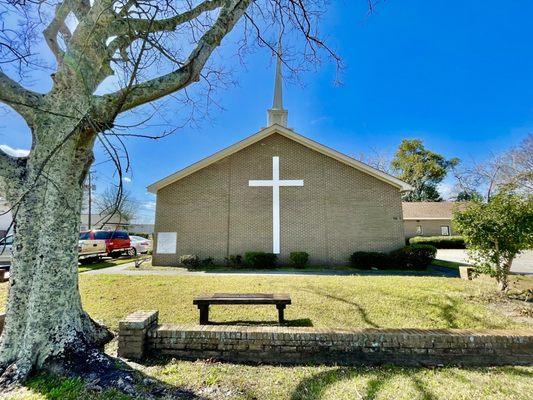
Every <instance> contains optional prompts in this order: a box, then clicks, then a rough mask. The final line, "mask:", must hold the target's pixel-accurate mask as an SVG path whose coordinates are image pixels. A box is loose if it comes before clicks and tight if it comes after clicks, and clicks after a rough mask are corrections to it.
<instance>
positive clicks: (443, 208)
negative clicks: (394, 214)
mask: <svg viewBox="0 0 533 400" xmlns="http://www.w3.org/2000/svg"><path fill="white" fill-rule="evenodd" d="M466 204H467V203H464V202H459V203H458V202H453V201H413V202H403V203H402V209H403V219H408V220H409V219H452V214H453V211H454V210H455V209H459V210H461V209H463V208H464V207H465V206H466Z"/></svg>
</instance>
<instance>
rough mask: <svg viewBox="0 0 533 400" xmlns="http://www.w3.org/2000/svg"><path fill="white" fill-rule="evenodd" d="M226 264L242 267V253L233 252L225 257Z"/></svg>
mask: <svg viewBox="0 0 533 400" xmlns="http://www.w3.org/2000/svg"><path fill="white" fill-rule="evenodd" d="M224 261H226V265H227V266H228V267H241V266H242V256H241V255H240V254H233V255H230V256H227V257H224Z"/></svg>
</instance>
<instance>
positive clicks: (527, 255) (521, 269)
mask: <svg viewBox="0 0 533 400" xmlns="http://www.w3.org/2000/svg"><path fill="white" fill-rule="evenodd" d="M437 258H438V259H439V260H446V261H455V262H461V263H468V254H466V251H465V250H456V249H440V250H438V251H437ZM511 271H512V272H515V273H517V274H525V275H533V250H527V251H525V252H523V253H522V254H520V255H519V256H518V257H517V258H516V259H515V260H514V262H513V266H512V268H511Z"/></svg>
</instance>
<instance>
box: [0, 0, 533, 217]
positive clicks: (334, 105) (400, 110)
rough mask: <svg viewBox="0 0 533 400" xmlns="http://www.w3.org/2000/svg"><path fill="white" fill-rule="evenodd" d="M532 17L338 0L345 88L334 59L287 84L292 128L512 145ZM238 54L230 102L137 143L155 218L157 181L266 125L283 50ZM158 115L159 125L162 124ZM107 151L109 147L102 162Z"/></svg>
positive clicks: (323, 137) (347, 146)
mask: <svg viewBox="0 0 533 400" xmlns="http://www.w3.org/2000/svg"><path fill="white" fill-rule="evenodd" d="M532 18H533V2H531V1H528V0H511V1H506V2H503V1H496V0H485V1H481V0H479V1H475V0H469V1H454V0H448V1H444V0H441V1H439V0H434V1H424V0H402V1H399V0H388V1H384V2H380V3H378V5H377V7H376V10H375V13H374V14H372V15H370V16H369V15H367V13H366V9H365V1H364V0H354V1H333V2H332V4H331V6H330V8H329V9H328V13H327V15H326V16H325V18H324V20H323V25H322V32H323V34H324V35H325V36H326V37H327V38H328V39H329V43H330V45H331V46H332V47H333V48H335V49H336V50H337V51H338V53H339V54H340V55H341V56H342V57H343V60H344V64H345V69H344V70H343V72H342V74H341V80H342V85H337V84H335V69H334V66H333V65H332V64H328V63H324V64H323V65H321V66H319V67H318V68H317V70H316V72H315V71H310V72H306V73H305V74H303V75H301V76H300V80H301V82H300V83H290V82H286V84H285V88H284V89H285V94H284V102H285V106H286V108H288V110H289V126H290V127H292V128H294V129H295V130H296V131H298V132H299V133H301V134H303V135H305V136H308V137H310V138H312V139H314V140H317V141H319V142H321V143H323V144H325V145H327V146H330V147H333V148H335V149H337V150H339V151H342V152H344V153H346V154H349V155H352V156H357V155H360V154H361V153H369V152H371V151H372V149H376V150H379V151H382V152H389V153H392V152H393V151H394V150H395V148H396V146H397V145H398V144H399V142H400V141H401V140H402V139H403V138H420V139H422V140H423V141H424V143H425V144H426V146H427V147H428V148H430V149H432V150H434V151H436V152H439V153H442V154H444V155H445V156H447V157H459V158H461V159H463V160H465V161H469V160H471V159H476V160H478V161H480V160H482V159H483V158H485V157H487V156H488V155H489V154H490V153H491V152H496V153H497V152H500V151H504V150H505V149H506V148H508V147H509V146H511V145H514V144H517V143H518V142H520V140H521V139H522V138H524V137H525V135H526V134H528V133H531V132H533V24H532V23H531V20H532ZM234 36H235V35H233V36H232V37H230V38H228V40H227V41H226V42H225V43H224V44H228V43H229V42H231V41H232V40H234V39H235V37H234ZM224 44H223V45H224ZM233 55H234V48H233V47H232V46H231V45H227V46H226V47H223V49H222V50H221V51H220V54H219V56H218V57H219V59H220V60H222V61H223V62H224V63H226V64H227V66H228V67H229V68H230V69H232V71H233V78H234V79H235V80H236V81H237V82H238V83H237V85H235V86H230V87H229V88H226V89H223V90H220V91H218V93H217V94H216V98H217V100H218V102H219V104H220V106H221V108H217V107H211V108H210V116H209V117H208V118H206V119H203V120H202V121H200V122H199V123H198V124H197V125H195V126H192V127H185V128H183V129H180V130H178V131H177V132H176V133H175V134H174V135H172V136H169V137H166V138H164V139H162V140H160V141H151V140H150V141H149V140H143V139H130V140H128V148H129V151H130V155H131V157H132V160H133V165H132V167H133V170H132V173H131V175H130V177H129V178H130V180H131V181H130V182H127V183H126V187H127V188H128V189H129V190H130V191H131V192H132V194H133V197H134V198H135V199H136V201H137V202H138V203H139V219H141V220H143V221H145V222H149V221H151V220H152V219H153V202H154V200H155V199H154V196H153V195H150V194H148V193H147V192H146V186H147V185H148V184H150V183H152V182H154V181H156V180H158V179H160V178H162V177H164V176H166V175H168V174H170V173H172V172H174V171H176V170H178V169H181V168H183V167H185V166H187V165H189V164H190V163H192V162H194V161H197V160H199V159H201V158H203V157H206V156H209V155H210V154H212V153H213V152H215V151H217V150H220V149H222V148H224V147H226V146H229V145H231V144H233V143H234V142H235V141H237V140H240V139H242V138H244V137H246V136H248V135H250V134H253V133H255V132H256V131H258V130H259V129H260V128H261V127H263V126H265V123H266V109H267V108H268V107H269V106H270V104H271V101H272V90H273V89H272V88H273V74H274V69H273V65H272V63H271V55H270V54H269V53H268V52H267V50H264V49H263V50H258V51H256V52H255V53H253V54H251V55H249V56H248V57H247V58H246V59H245V61H246V64H245V65H244V66H243V65H241V64H240V63H238V62H236V61H235V57H233ZM41 85H44V84H42V83H41ZM33 87H34V88H37V89H39V90H44V89H43V87H44V86H41V87H39V85H36V86H33ZM184 111H185V110H182V109H181V107H180V106H178V105H177V104H175V103H173V102H171V101H169V102H167V103H166V109H165V119H166V124H167V125H168V126H174V125H177V124H179V121H181V118H182V116H183V113H184ZM1 118H2V120H1V121H0V144H7V145H9V146H11V147H13V148H28V147H29V145H30V144H29V134H28V132H27V128H26V127H25V126H24V124H23V123H22V121H21V120H20V119H18V118H17V117H15V116H11V115H9V116H2V117H1ZM157 118H158V117H156V119H155V120H152V121H151V124H152V125H153V126H152V127H151V128H150V130H151V131H153V133H158V131H160V130H161V129H162V128H160V127H158V126H155V125H157V124H158V123H159V122H162V121H159V120H158V119H157ZM13 132H15V134H13ZM102 156H103V155H102V154H101V153H100V152H97V162H98V160H99V159H100V160H101V159H103V158H101V157H102ZM95 169H96V170H97V172H98V180H97V185H98V189H99V190H104V189H105V187H106V186H107V185H108V184H109V183H110V182H112V181H113V176H112V170H111V167H110V165H109V164H102V165H99V166H96V167H95ZM448 183H451V182H450V181H448Z"/></svg>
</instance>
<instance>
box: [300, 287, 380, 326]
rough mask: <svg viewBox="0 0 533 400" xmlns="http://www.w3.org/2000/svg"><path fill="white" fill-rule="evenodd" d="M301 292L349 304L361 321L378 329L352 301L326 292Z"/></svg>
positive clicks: (306, 290) (305, 289) (307, 290)
mask: <svg viewBox="0 0 533 400" xmlns="http://www.w3.org/2000/svg"><path fill="white" fill-rule="evenodd" d="M301 290H303V291H305V292H309V293H313V294H316V295H318V296H322V297H325V298H327V299H330V300H335V301H339V302H341V303H345V304H349V305H351V306H353V307H355V309H356V310H357V312H358V313H359V315H361V318H362V319H363V321H365V322H366V323H367V324H368V325H370V326H372V327H373V328H379V327H380V326H379V325H378V324H376V323H375V322H373V321H372V320H371V319H370V317H369V316H368V313H367V311H366V309H365V308H364V307H363V306H361V305H359V304H358V303H356V302H355V301H353V300H347V299H345V298H342V297H338V296H334V295H332V294H329V293H327V292H323V291H321V290H317V289H308V288H302V289H301Z"/></svg>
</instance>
